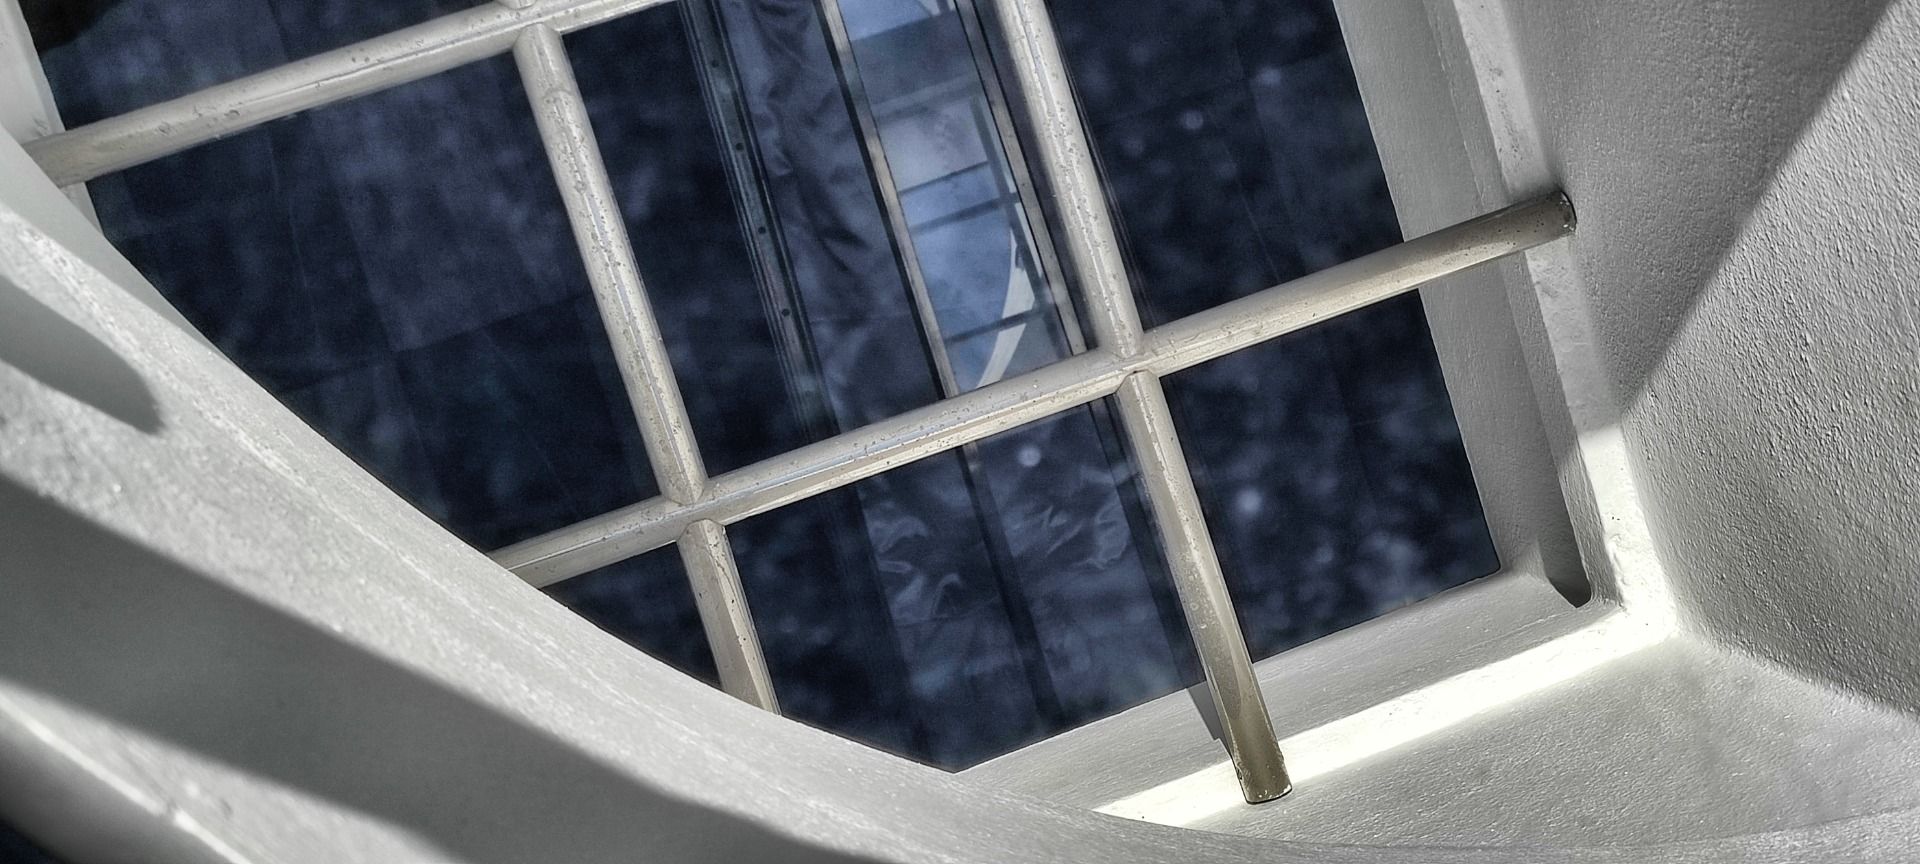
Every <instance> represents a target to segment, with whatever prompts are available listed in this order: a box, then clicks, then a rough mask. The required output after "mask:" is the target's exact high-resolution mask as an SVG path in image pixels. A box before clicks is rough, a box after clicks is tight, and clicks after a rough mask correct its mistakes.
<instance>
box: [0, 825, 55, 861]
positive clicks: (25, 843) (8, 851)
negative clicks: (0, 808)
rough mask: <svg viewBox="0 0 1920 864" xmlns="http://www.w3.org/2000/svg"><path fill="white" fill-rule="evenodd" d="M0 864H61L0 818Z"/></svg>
mask: <svg viewBox="0 0 1920 864" xmlns="http://www.w3.org/2000/svg"><path fill="white" fill-rule="evenodd" d="M0 864H63V862H61V861H60V859H58V858H55V857H53V854H52V853H50V852H48V851H47V850H45V849H43V848H41V847H40V846H39V845H38V844H35V843H34V842H33V841H32V840H29V839H27V838H26V836H25V835H23V834H21V833H20V832H19V831H17V830H15V829H14V827H13V826H11V825H8V824H7V823H6V821H5V820H0Z"/></svg>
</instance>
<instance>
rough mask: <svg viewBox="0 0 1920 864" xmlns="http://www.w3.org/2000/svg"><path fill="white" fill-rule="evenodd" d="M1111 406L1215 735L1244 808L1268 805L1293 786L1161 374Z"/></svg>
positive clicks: (1136, 382) (1129, 383)
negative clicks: (1208, 696)
mask: <svg viewBox="0 0 1920 864" xmlns="http://www.w3.org/2000/svg"><path fill="white" fill-rule="evenodd" d="M1113 401H1114V404H1115V406H1117V409H1118V410H1117V413H1118V415H1119V417H1120V428H1121V429H1122V430H1123V431H1124V432H1125V434H1126V437H1127V441H1128V444H1129V447H1130V450H1131V452H1132V454H1133V459H1134V463H1135V465H1137V466H1138V468H1139V470H1140V479H1141V482H1142V483H1143V484H1144V485H1145V486H1146V497H1147V504H1148V509H1149V510H1150V511H1152V513H1153V521H1154V525H1155V527H1157V528H1158V529H1159V531H1160V539H1161V542H1162V543H1163V544H1164V546H1165V549H1166V555H1167V566H1168V569H1169V570H1170V571H1171V575H1172V577H1173V586H1174V590H1175V592H1176V593H1178V594H1179V596H1180V609H1181V611H1182V612H1184V613H1185V615H1186V619H1187V632H1188V633H1190V634H1191V635H1192V636H1193V647H1194V651H1195V653H1197V654H1198V655H1199V656H1200V667H1201V669H1202V670H1204V671H1205V673H1206V676H1207V688H1208V690H1209V691H1210V692H1211V693H1212V694H1213V706H1214V710H1215V711H1216V712H1218V714H1219V717H1220V733H1221V737H1222V738H1224V739H1225V743H1226V746H1227V755H1228V757H1230V758H1231V759H1232V761H1233V770H1234V773H1235V774H1236V775H1238V776H1239V778H1240V791H1241V793H1242V794H1243V795H1244V796H1245V797H1246V799H1247V801H1248V802H1250V803H1255V804H1257V803H1260V802H1262V801H1271V800H1273V799H1275V798H1278V797H1280V796H1282V795H1285V794H1287V792H1288V791H1290V790H1291V789H1292V788H1293V784H1292V782H1291V781H1290V780H1288V779H1287V768H1286V762H1285V760H1284V759H1283V758H1282V757H1281V754H1280V740H1279V738H1277V737H1275V735H1274V732H1273V720H1272V718H1271V717H1269V716H1268V715H1267V700H1266V697H1265V695H1263V694H1262V693H1261V691H1260V681H1259V679H1258V678H1256V677H1255V676H1254V672H1253V657H1252V655H1251V654H1250V653H1249V652H1248V650H1247V640H1246V637H1245V636H1244V635H1242V633H1241V632H1240V619H1239V618H1238V617H1236V613H1235V612H1234V606H1233V596H1232V595H1231V594H1230V593H1228V591H1227V580H1226V576H1225V575H1224V574H1222V573H1221V572H1220V560H1219V558H1218V557H1217V555H1216V554H1215V553H1214V549H1213V537H1212V535H1211V533H1210V532H1209V531H1208V530H1207V521H1206V517H1205V514H1203V513H1202V512H1201V510H1200V496H1199V495H1198V494H1197V493H1196V492H1195V491H1194V488H1193V476H1192V474H1190V473H1189V472H1188V468H1187V459H1186V454H1184V453H1183V452H1181V447H1180V436H1179V435H1178V434H1177V433H1176V432H1175V430H1174V428H1173V414H1172V412H1171V411H1170V410H1169V408H1168V406H1167V396H1166V392H1165V390H1164V389H1163V388H1162V387H1161V384H1160V378H1159V376H1156V375H1154V374H1153V373H1152V372H1136V373H1134V374H1132V375H1129V376H1127V380H1126V381H1125V382H1123V383H1122V384H1121V385H1120V390H1119V392H1117V393H1115V394H1114V397H1113Z"/></svg>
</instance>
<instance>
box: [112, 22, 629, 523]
mask: <svg viewBox="0 0 1920 864" xmlns="http://www.w3.org/2000/svg"><path fill="white" fill-rule="evenodd" d="M525 105H526V97H525V95H524V94H523V93H522V91H521V88H520V83H519V76H518V73H517V72H516V71H515V70H514V67H513V65H512V62H511V60H509V59H507V58H496V59H494V60H489V61H485V62H482V63H477V64H474V65H470V66H465V67H461V68H459V69H456V70H454V71H452V72H448V73H445V74H442V75H438V76H434V77H432V78H428V79H425V80H422V81H419V82H415V83H413V84H408V85H405V86H402V87H399V88H396V89H393V90H388V91H385V92H382V93H378V94H374V95H371V96H368V97H365V98H363V99H359V100H355V101H351V102H346V103H342V104H339V105H334V106H330V107H327V108H323V109H320V110H317V111H313V112H310V113H307V114H304V115H301V116H298V117H294V118H290V119H288V120H284V121H280V122H277V123H273V124H269V125H267V126H264V127H261V128H258V129H254V130H252V131H249V132H246V133H243V134H240V135H236V136H234V137H232V138H228V139H225V140H221V141H217V142H214V143H212V144H209V145H207V146H204V147H199V148H195V149H193V150H189V151H186V152H184V153H181V154H178V155H176V156H172V157H168V158H166V159H163V160H160V161H158V162H155V163H153V164H150V165H146V166H142V167H139V168H135V169H132V170H129V171H125V172H121V173H119V174H114V175H110V176H108V177H103V178H100V179H99V180H96V181H94V182H92V183H90V184H89V188H90V191H91V192H92V195H93V200H94V203H95V206H96V208H97V210H98V212H99V214H100V220H101V224H102V226H103V228H104V230H105V232H106V234H107V236H108V237H109V238H110V239H111V240H113V242H114V243H115V245H117V246H118V247H119V248H120V249H121V251H123V252H125V253H126V255H127V257H128V258H129V259H131V260H132V261H133V263H134V264H135V265H136V266H138V267H139V268H140V269H141V271H142V272H143V273H145V274H146V275H147V276H148V278H150V279H151V280H152V281H153V282H154V283H155V284H156V285H157V286H158V287H159V288H160V290H161V292H162V293H163V294H165V295H166V296H167V298H168V299H169V300H170V301H172V302H173V303H174V304H175V305H176V306H178V307H179V308H180V309H181V311H182V312H183V313H184V314H186V316H187V317H188V319H189V320H191V321H192V322H193V323H194V324H195V326H197V327H199V328H200V329H201V330H202V331H203V332H205V333H206V334H207V335H208V337H209V338H210V339H211V340H212V341H213V342H214V343H215V344H216V345H218V346H219V347H220V348H221V350H223V351H225V352H226V353H227V355H228V356H229V357H231V358H232V359H233V360H234V361H235V362H236V363H237V364H238V365H239V366H240V367H241V368H243V369H246V370H247V371H248V372H249V373H250V374H252V375H253V376H254V378H255V379H256V380H259V381H260V382H261V383H262V384H263V385H265V386H266V387H267V389H268V390H269V391H271V392H272V393H274V394H275V395H276V396H278V397H280V399H281V400H282V401H284V402H285V403H286V404H287V405H288V406H289V407H291V408H292V409H294V410H295V411H296V412H298V413H300V414H301V415H302V416H303V417H304V418H305V419H306V420H307V421H308V422H310V423H312V424H313V425H314V426H315V427H316V428H318V429H319V430H320V431H321V432H322V433H323V434H325V435H327V436H328V437H329V438H330V439H331V440H332V441H333V442H334V443H335V444H337V445H338V446H340V447H341V449H343V450H345V451H346V452H347V453H348V454H349V455H351V456H353V457H354V458H355V459H357V460H359V461H360V462H361V464H363V465H365V466H366V467H367V468H368V469H369V470H370V471H372V472H373V473H374V474H375V475H376V476H379V477H380V478H381V479H383V480H384V481H386V482H387V483H388V484H389V485H390V486H392V487H393V488H394V489H395V490H396V491H398V492H399V493H400V494H402V495H403V496H405V497H407V498H408V499H410V500H411V501H413V502H414V503H415V504H416V505H418V506H419V507H420V508H421V509H423V510H424V511H426V512H427V513H428V514H429V515H431V516H433V517H434V518H435V519H437V520H439V521H440V522H441V523H442V524H445V525H446V526H447V527H448V528H450V529H451V530H453V531H454V533H456V534H459V535H460V536H461V537H462V538H464V539H466V540H467V541H469V542H471V543H473V544H475V545H476V546H479V547H481V548H483V549H486V548H494V547H498V546H502V545H505V544H508V543H512V542H515V541H518V540H522V539H525V538H527V537H529V536H532V535H535V534H538V533H541V532H544V531H548V530H552V529H554V528H559V527H562V526H565V525H568V524H571V523H573V522H576V521H578V520H580V519H584V518H587V517H589V516H593V515H596V514H599V513H603V512H606V511H607V510H608V509H612V508H617V507H620V506H624V505H626V504H630V503H633V502H635V501H638V500H641V499H643V498H645V497H649V496H650V495H652V494H653V492H654V488H653V482H652V478H651V474H650V472H649V471H648V469H647V465H646V458H645V453H644V448H643V447H642V446H641V442H640V440H639V435H638V431H637V429H636V428H635V424H634V422H633V419H632V413H631V408H630V407H629V406H628V404H627V401H626V396H625V391H624V389H623V388H622V386H621V383H620V379H619V374H618V371H617V369H616V368H615V366H614V364H613V358H612V355H611V352H610V349H609V347H608V345H607V340H606V335H605V331H604V329H603V328H602V327H601V326H600V324H599V320H598V316H597V314H596V313H595V311H594V305H593V301H592V299H591V297H590V296H589V293H588V291H587V289H586V278H585V275H584V273H583V272H582V270H581V267H580V265H579V254H578V252H577V251H576V250H575V249H574V245H573V240H572V235H571V233H570V230H569V228H568V224H567V220H566V216H565V213H564V210H563V209H562V207H561V204H560V201H559V196H558V193H557V192H556V190H555V188H554V185H553V180H552V176H551V174H550V173H549V171H548V170H547V166H546V157H545V155H544V152H543V151H542V150H541V149H540V146H539V139H538V135H537V132H536V130H535V129H534V126H533V120H532V115H531V113H530V112H528V111H527V109H526V108H525Z"/></svg>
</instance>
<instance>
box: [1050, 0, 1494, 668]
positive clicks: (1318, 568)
mask: <svg viewBox="0 0 1920 864" xmlns="http://www.w3.org/2000/svg"><path fill="white" fill-rule="evenodd" d="M1052 5H1053V11H1054V15H1055V22H1056V25H1057V27H1058V29H1059V31H1060V34H1061V41H1062V44H1063V47H1064V48H1065V50H1066V54H1067V58H1068V65H1069V67H1070V72H1071V74H1072V76H1073V80H1074V84H1075V88H1076V91H1077V93H1078V95H1079V97H1080V99H1081V103H1082V104H1081V107H1082V110H1083V112H1084V113H1085V114H1086V116H1087V118H1088V121H1089V125H1090V131H1091V132H1092V135H1093V141H1094V147H1095V150H1096V153H1097V155H1098V157H1099V161H1100V164H1101V168H1102V172H1103V175H1104V179H1105V180H1106V182H1107V184H1108V188H1109V192H1110V196H1111V201H1112V203H1113V205H1114V207H1115V208H1116V210H1117V214H1118V217H1119V222H1120V224H1121V230H1122V234H1123V240H1124V241H1125V243H1126V245H1127V247H1128V248H1127V251H1128V257H1129V261H1130V264H1131V266H1132V268H1133V272H1134V276H1135V282H1136V287H1137V290H1138V291H1139V294H1140V297H1139V299H1140V304H1141V314H1142V317H1143V318H1144V319H1145V320H1146V322H1147V323H1148V324H1149V326H1151V325H1154V324H1160V323H1165V322H1167V321H1170V320H1173V319H1175V318H1178V317H1181V316H1184V315H1189V314H1192V313H1194V312H1197V311H1200V310H1202V309H1206V308H1209V307H1212V306H1216V305H1219V304H1220V303H1224V302H1226V301H1228V300H1231V299H1234V298H1236V297H1241V296H1245V295H1247V294H1250V293H1252V292H1254V291H1258V290H1260V289H1263V288H1266V287H1268V286H1271V285H1275V284H1278V283H1280V282H1283V281H1286V280H1288V279H1293V278H1296V277H1299V276H1302V275H1305V274H1307V273H1309V272H1313V271H1315V270H1319V269H1321V268H1324V267H1327V266H1330V265H1332V264H1336V263H1338V262H1340V261H1343V260H1348V259H1351V258H1354V257H1357V256H1359V255H1363V254H1365V253H1367V252H1371V251H1374V250H1376V249H1379V248H1382V247H1385V246H1388V245H1391V244H1392V243H1395V242H1397V241H1398V240H1399V239H1400V236H1399V231H1398V227H1397V223H1396V222H1395V219H1394V211H1393V206H1392V202H1391V201H1390V200H1389V199H1388V197H1387V192H1386V182H1385V179H1384V177H1383V176H1382V174H1381V170H1380V166H1379V159H1378V156H1377V154H1376V153H1375V152H1374V149H1373V139H1372V135H1371V133H1370V131H1369V129H1368V126H1367V120H1366V114H1365V111H1364V110H1363V108H1362V105H1361V103H1360V97H1359V92H1358V89H1357V87H1356V85H1355V83H1354V78H1353V71H1352V69H1351V68H1350V66H1349V65H1348V60H1347V56H1346V52H1345V49H1344V47H1343V46H1342V43H1341V41H1340V31H1339V25H1338V22H1337V20H1336V18H1335V16H1334V13H1333V8H1332V5H1331V3H1330V2H1327V0H1195V2H1192V3H1180V4H1168V3H1162V2H1158V0H1059V2H1056V3H1054V4H1052ZM1167 390H1168V398H1169V401H1170V403H1171V405H1172V407H1173V409H1174V414H1175V420H1176V424H1177V426H1178V428H1179V429H1180V432H1181V436H1182V438H1183V440H1184V443H1185V445H1186V452H1187V456H1188V459H1189V461H1190V462H1191V463H1192V468H1193V474H1194V479H1195V482H1196V484H1197V485H1198V486H1199V489H1200V493H1201V499H1202V504H1203V506H1204V508H1205V510H1206V513H1207V518H1208V524H1209V526H1210V527H1211V528H1212V532H1213V537H1214V541H1215V545H1216V546H1217V547H1218V550H1219V553H1220V557H1221V564H1222V566H1223V568H1224V569H1225V570H1226V573H1227V577H1228V580H1229V582H1230V584H1231V585H1232V588H1233V591H1234V598H1235V600H1236V602H1237V603H1238V606H1239V611H1240V618H1241V623H1242V625H1243V627H1244V628H1245V630H1246V633H1247V638H1248V641H1249V643H1250V644H1251V646H1252V648H1253V650H1254V653H1255V654H1256V655H1259V656H1264V655H1268V654H1272V653H1275V652H1278V651H1281V650H1284V649H1286V648H1289V647H1292V646H1294V645H1298V644H1301V643H1303V642H1306V641H1308V640H1311V639H1314V638H1317V637H1319V636H1323V635H1326V634H1328V633H1331V632H1333V631H1335V630H1338V629H1340V628H1342V627H1346V626H1349V625H1352V624H1355V623H1358V622H1360V621H1363V620H1366V619H1368V618H1372V617H1375V616H1377V615H1379V614H1381V613H1383V612H1386V611H1388V610H1390V609H1392V608H1394V607H1396V606H1400V605H1402V604H1405V603H1407V602H1410V601H1413V600H1417V599H1420V598H1422V597H1426V596H1429V595H1431V594H1433V593H1435V592H1437V591H1439V590H1441V589H1444V588H1447V587H1450V586H1452V585H1457V584H1460V583H1462V582H1465V581H1467V580H1469V579H1473V578H1476V577H1479V576H1483V575H1486V574H1487V573H1490V572H1492V571H1493V570H1494V569H1496V568H1497V567H1498V566H1499V562H1498V560H1497V558H1496V555H1495V553H1494V550H1493V545H1492V541H1491V539H1490V537H1489V535H1488V533H1487V528H1486V521H1485V517H1484V516H1483V514H1482V512H1481V509H1480V502H1479V497H1478V494H1477V492H1476V490H1475V488H1474V485H1473V477H1472V473H1471V471H1470V469H1469V467H1468V465H1467V462H1466V455H1465V451H1464V449H1463V448H1462V445H1461V443H1460V432H1459V428H1458V426H1457V425H1456V424H1455V422H1454V419H1453V412H1452V407H1451V403H1450V402H1449V400H1448V398H1447V392H1446V388H1445V385H1444V382H1443V381H1442V380H1441V377H1440V371H1439V365H1438V361H1437V359H1436V357H1435V355H1434V351H1433V344H1432V339H1431V336H1430V335H1429V333H1428V332H1427V325H1426V318H1425V316H1424V314H1423V313H1422V311H1421V308H1420V302H1419V298H1417V297H1415V296H1412V295H1409V296H1405V297H1401V298H1399V299H1396V300H1393V301H1389V302H1387V303H1383V304H1379V305H1376V306H1372V307H1368V308H1366V309H1363V310H1360V311H1358V312H1354V313H1352V314H1349V315H1347V316H1344V317H1342V318H1339V319H1337V320H1335V321H1332V322H1328V323H1327V324H1324V325H1322V326H1320V327H1317V328H1315V329H1313V330H1311V331H1308V332H1303V333H1297V334H1294V335H1292V336H1289V337H1286V338H1283V339H1280V340H1277V341H1276V342H1274V343H1270V344H1267V345H1264V346H1260V347H1257V348H1254V349H1251V350H1248V351H1244V352H1241V353H1238V354H1234V355H1230V356H1228V357H1226V358H1223V359H1221V360H1217V361H1214V362H1212V363H1209V364H1206V365H1203V366H1199V367H1196V368H1194V369H1190V370H1187V371H1185V372H1182V373H1181V374H1179V375H1176V376H1173V377H1172V378H1170V379H1169V380H1168V383H1167Z"/></svg>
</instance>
